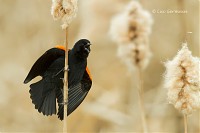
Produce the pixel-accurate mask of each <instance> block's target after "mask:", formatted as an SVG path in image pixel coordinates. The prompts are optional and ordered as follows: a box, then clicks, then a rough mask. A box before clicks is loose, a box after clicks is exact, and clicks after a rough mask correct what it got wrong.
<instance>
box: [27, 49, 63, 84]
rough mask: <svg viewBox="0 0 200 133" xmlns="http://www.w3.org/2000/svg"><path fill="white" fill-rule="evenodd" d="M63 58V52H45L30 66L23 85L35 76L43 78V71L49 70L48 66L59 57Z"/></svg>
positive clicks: (58, 50)
mask: <svg viewBox="0 0 200 133" xmlns="http://www.w3.org/2000/svg"><path fill="white" fill-rule="evenodd" d="M61 56H65V51H64V50H61V49H58V48H52V49H49V50H48V51H46V52H45V53H44V54H43V55H42V56H41V57H40V58H39V59H38V60H37V61H36V62H35V63H34V65H33V66H32V68H31V70H30V72H29V73H28V75H27V77H26V79H25V80H24V83H25V84H26V83H28V82H29V81H31V80H32V79H33V78H35V77H37V76H43V75H44V73H45V71H46V70H47V69H48V68H49V66H50V65H51V64H52V63H53V62H54V61H55V60H56V59H58V58H59V57H61Z"/></svg>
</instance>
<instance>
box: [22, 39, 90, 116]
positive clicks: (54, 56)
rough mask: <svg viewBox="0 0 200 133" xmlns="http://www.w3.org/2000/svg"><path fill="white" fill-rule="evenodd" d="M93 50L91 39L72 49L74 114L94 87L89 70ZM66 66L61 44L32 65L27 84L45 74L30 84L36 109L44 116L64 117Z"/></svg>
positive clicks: (70, 77)
mask: <svg viewBox="0 0 200 133" xmlns="http://www.w3.org/2000/svg"><path fill="white" fill-rule="evenodd" d="M89 53H90V42H89V41H88V40H86V39H81V40H79V41H78V42H77V43H76V44H75V45H74V47H73V48H72V50H69V51H68V64H69V70H68V88H69V90H68V110H67V115H70V114H71V113H72V112H73V111H74V110H75V109H76V108H77V107H78V106H79V105H80V104H81V103H82V101H83V100H84V99H85V97H86V95H87V94H88V91H89V90H90V88H91V85H92V80H91V76H90V73H89V72H88V69H87V57H88V55H89ZM64 65H65V50H64V49H63V48H60V47H56V48H52V49H49V50H48V51H46V52H45V53H44V54H43V55H42V56H41V57H40V58H39V59H38V60H37V61H36V62H35V63H34V65H33V66H32V68H31V70H30V72H29V74H28V75H27V77H26V79H25V80H24V83H25V84H26V83H28V82H29V81H31V80H32V79H33V78H35V77H37V76H41V77H42V79H41V80H40V81H38V82H36V83H33V84H31V85H30V91H29V92H30V95H31V96H30V98H31V99H32V103H33V104H34V105H35V109H37V110H38V112H40V113H43V115H47V116H48V115H52V114H56V113H57V109H56V100H57V104H58V107H59V108H58V113H57V115H58V118H59V119H60V120H63V114H64V113H63V111H64V105H63V85H64V84H63V78H64V70H65V69H64Z"/></svg>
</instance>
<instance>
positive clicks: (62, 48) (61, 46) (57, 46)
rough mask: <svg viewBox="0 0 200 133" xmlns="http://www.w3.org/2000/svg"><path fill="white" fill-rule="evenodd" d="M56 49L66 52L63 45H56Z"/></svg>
mask: <svg viewBox="0 0 200 133" xmlns="http://www.w3.org/2000/svg"><path fill="white" fill-rule="evenodd" d="M55 48H57V49H61V50H64V51H65V47H64V46H63V45H56V46H55Z"/></svg>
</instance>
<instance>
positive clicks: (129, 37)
mask: <svg viewBox="0 0 200 133" xmlns="http://www.w3.org/2000/svg"><path fill="white" fill-rule="evenodd" d="M152 23H153V21H152V17H151V14H150V13H149V12H148V11H146V10H144V9H143V8H142V6H141V5H140V3H139V2H137V1H131V2H130V3H129V5H128V6H127V7H126V8H125V10H124V11H123V12H122V13H120V14H118V15H116V16H115V17H114V18H113V20H112V22H111V27H110V35H111V37H112V40H113V41H114V42H116V43H117V44H118V56H119V57H120V58H121V59H122V61H124V63H125V64H126V65H127V67H128V69H129V70H131V71H133V70H135V69H137V70H138V83H139V89H138V90H139V105H140V111H141V120H142V126H143V130H144V132H145V133H147V132H148V129H147V124H146V116H145V108H144V96H143V76H142V70H143V69H145V68H146V66H147V65H148V63H149V60H150V57H151V55H152V54H151V51H150V48H149V35H150V34H151V27H152ZM134 75H135V74H134ZM130 91H131V92H130V105H132V104H133V102H134V100H133V99H132V97H133V94H134V91H133V89H131V90H130Z"/></svg>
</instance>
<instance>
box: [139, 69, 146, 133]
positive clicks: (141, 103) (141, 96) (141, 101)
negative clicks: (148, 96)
mask: <svg viewBox="0 0 200 133" xmlns="http://www.w3.org/2000/svg"><path fill="white" fill-rule="evenodd" d="M138 78H139V106H140V111H141V113H140V114H141V120H142V127H143V132H144V133H148V128H147V122H146V116H145V108H144V86H143V76H142V70H141V68H139V67H138Z"/></svg>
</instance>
